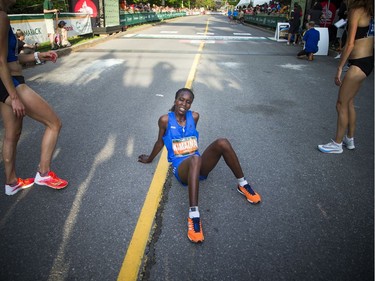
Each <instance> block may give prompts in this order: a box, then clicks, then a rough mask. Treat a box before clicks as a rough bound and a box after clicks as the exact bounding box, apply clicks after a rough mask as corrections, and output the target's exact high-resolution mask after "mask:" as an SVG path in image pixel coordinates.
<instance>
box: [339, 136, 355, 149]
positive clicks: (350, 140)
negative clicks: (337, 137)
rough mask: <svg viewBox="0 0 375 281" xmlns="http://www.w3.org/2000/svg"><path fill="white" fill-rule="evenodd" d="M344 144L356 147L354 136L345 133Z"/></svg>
mask: <svg viewBox="0 0 375 281" xmlns="http://www.w3.org/2000/svg"><path fill="white" fill-rule="evenodd" d="M342 144H343V145H345V146H346V148H347V149H354V148H355V146H354V138H348V136H346V135H345V137H344V139H343V141H342Z"/></svg>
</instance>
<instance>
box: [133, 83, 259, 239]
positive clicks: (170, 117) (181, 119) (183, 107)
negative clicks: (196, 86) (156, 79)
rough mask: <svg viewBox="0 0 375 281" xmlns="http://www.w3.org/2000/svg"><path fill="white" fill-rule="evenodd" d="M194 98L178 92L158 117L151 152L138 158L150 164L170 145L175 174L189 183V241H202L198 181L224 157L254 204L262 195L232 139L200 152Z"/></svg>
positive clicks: (241, 190) (240, 188) (242, 191)
mask: <svg viewBox="0 0 375 281" xmlns="http://www.w3.org/2000/svg"><path fill="white" fill-rule="evenodd" d="M193 100H194V94H193V91H192V90H190V89H189V88H182V89H179V90H178V91H177V92H176V95H175V101H174V105H173V106H172V108H171V109H170V112H169V113H168V114H164V115H162V116H161V117H160V118H159V121H158V125H159V134H158V138H157V140H156V142H155V144H154V147H153V149H152V151H151V154H150V155H145V154H142V155H140V156H139V157H138V161H139V162H141V163H151V162H152V160H153V159H154V158H155V157H156V156H157V155H158V154H159V152H160V151H161V150H162V148H163V147H164V145H165V147H166V148H167V151H168V161H169V162H171V163H172V167H173V174H174V175H175V177H176V179H177V180H178V181H179V182H180V183H181V184H183V185H185V186H186V185H187V186H188V192H189V216H188V233H187V236H188V238H189V240H190V241H192V242H194V243H198V242H203V240H204V236H203V230H202V223H201V220H200V213H199V210H198V193H199V180H204V179H206V178H207V177H208V174H209V173H210V172H211V171H212V170H213V169H214V168H215V166H216V164H217V163H218V162H219V160H220V159H221V158H223V159H224V161H225V163H226V164H227V166H228V167H229V168H230V170H231V171H232V173H233V175H234V176H235V178H236V179H237V191H238V192H239V193H240V194H242V195H243V196H245V197H246V199H247V201H248V202H249V203H251V204H257V203H259V202H260V201H261V197H260V195H259V194H258V193H256V192H255V191H254V190H253V189H252V187H251V186H250V184H249V183H248V182H247V180H246V179H245V177H244V173H243V171H242V168H241V165H240V163H239V160H238V157H237V154H236V152H235V151H234V150H233V148H232V145H231V144H230V142H229V141H228V140H227V139H225V138H220V139H217V140H215V141H214V142H212V143H211V144H210V145H209V146H208V147H207V148H206V150H205V151H204V152H203V153H202V155H201V154H200V152H199V151H198V139H199V133H198V131H197V130H196V125H197V123H198V120H199V113H198V112H195V111H191V110H190V107H191V105H192V103H193Z"/></svg>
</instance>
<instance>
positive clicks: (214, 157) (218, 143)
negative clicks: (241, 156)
mask: <svg viewBox="0 0 375 281" xmlns="http://www.w3.org/2000/svg"><path fill="white" fill-rule="evenodd" d="M221 156H223V158H224V161H225V163H226V164H227V166H228V167H229V168H230V169H231V171H232V172H233V174H234V176H235V177H236V178H237V179H238V178H242V177H244V174H243V171H242V168H241V165H240V162H239V160H238V157H237V154H236V152H235V151H234V149H233V147H232V145H231V144H230V142H229V141H228V140H227V139H225V138H221V139H217V140H215V141H214V142H213V143H211V144H210V145H209V146H208V147H207V149H206V150H205V151H204V152H203V154H202V165H201V170H200V174H201V175H202V176H208V174H209V173H210V172H211V171H212V170H213V168H215V166H216V164H217V163H218V162H219V160H220V158H221Z"/></svg>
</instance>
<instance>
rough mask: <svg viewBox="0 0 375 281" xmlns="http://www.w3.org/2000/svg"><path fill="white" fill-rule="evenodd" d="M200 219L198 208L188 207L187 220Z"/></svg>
mask: <svg viewBox="0 0 375 281" xmlns="http://www.w3.org/2000/svg"><path fill="white" fill-rule="evenodd" d="M199 217H200V214H199V209H198V206H193V207H190V208H189V218H191V219H192V218H199Z"/></svg>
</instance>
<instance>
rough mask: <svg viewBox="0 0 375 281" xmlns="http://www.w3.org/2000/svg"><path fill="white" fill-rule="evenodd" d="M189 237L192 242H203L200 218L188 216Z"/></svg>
mask: <svg viewBox="0 0 375 281" xmlns="http://www.w3.org/2000/svg"><path fill="white" fill-rule="evenodd" d="M187 235H188V238H189V239H190V241H191V242H194V243H198V242H203V240H204V236H203V230H202V223H201V220H200V218H192V219H191V218H188V234H187Z"/></svg>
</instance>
